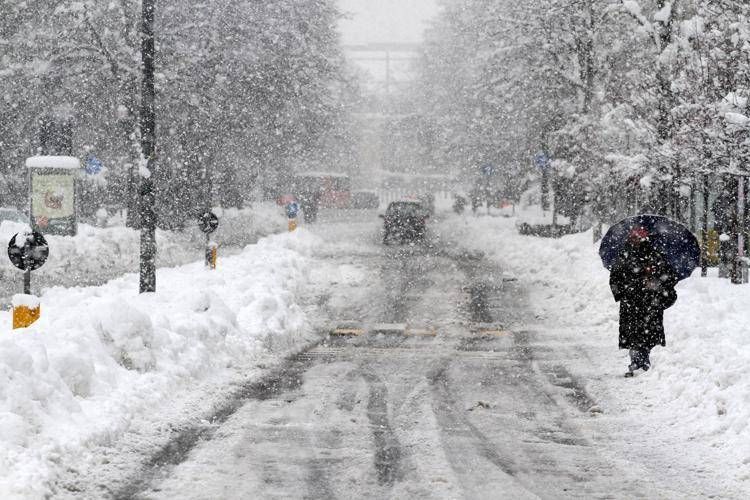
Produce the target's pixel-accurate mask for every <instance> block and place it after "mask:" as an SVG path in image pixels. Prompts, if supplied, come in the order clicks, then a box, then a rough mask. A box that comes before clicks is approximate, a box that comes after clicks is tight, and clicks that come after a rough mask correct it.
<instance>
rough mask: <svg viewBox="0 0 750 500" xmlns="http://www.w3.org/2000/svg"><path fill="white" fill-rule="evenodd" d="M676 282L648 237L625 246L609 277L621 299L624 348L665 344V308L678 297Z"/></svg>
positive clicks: (675, 276)
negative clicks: (647, 239)
mask: <svg viewBox="0 0 750 500" xmlns="http://www.w3.org/2000/svg"><path fill="white" fill-rule="evenodd" d="M676 284H677V275H676V273H675V272H674V270H673V269H672V267H671V266H670V265H669V263H668V262H667V261H666V259H665V258H664V256H663V255H662V254H661V253H659V251H657V250H655V249H654V248H653V246H651V244H650V243H649V242H648V241H643V242H640V243H638V244H628V245H626V246H625V248H624V249H623V250H622V252H621V253H620V257H619V258H618V260H617V262H616V263H615V265H614V267H613V268H612V271H611V273H610V277H609V286H610V288H611V289H612V295H614V297H615V300H616V301H618V302H619V303H620V348H621V349H643V348H645V349H651V348H652V347H654V346H656V345H662V346H663V345H666V340H665V338H664V310H665V309H667V308H669V307H671V306H672V305H673V304H674V303H675V301H676V300H677V292H675V289H674V287H675V285H676Z"/></svg>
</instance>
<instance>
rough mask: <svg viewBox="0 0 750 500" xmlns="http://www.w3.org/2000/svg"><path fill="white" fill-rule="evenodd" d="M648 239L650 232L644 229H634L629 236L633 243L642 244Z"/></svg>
mask: <svg viewBox="0 0 750 500" xmlns="http://www.w3.org/2000/svg"><path fill="white" fill-rule="evenodd" d="M647 239H648V231H647V230H646V229H644V228H642V227H634V228H633V229H631V230H630V234H628V240H629V241H630V242H631V243H641V242H642V241H646V240H647Z"/></svg>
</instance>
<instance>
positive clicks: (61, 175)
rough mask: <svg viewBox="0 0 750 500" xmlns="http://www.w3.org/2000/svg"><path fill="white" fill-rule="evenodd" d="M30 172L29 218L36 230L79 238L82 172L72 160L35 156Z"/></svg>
mask: <svg viewBox="0 0 750 500" xmlns="http://www.w3.org/2000/svg"><path fill="white" fill-rule="evenodd" d="M26 168H28V169H29V199H30V200H31V204H30V205H31V206H30V213H29V218H30V220H31V224H32V226H33V227H34V228H35V229H37V230H39V231H41V232H43V233H46V234H56V235H61V236H74V235H75V234H76V229H77V223H76V175H77V174H78V171H79V169H80V168H81V163H80V161H79V160H78V158H74V157H72V156H34V157H31V158H28V159H27V160H26Z"/></svg>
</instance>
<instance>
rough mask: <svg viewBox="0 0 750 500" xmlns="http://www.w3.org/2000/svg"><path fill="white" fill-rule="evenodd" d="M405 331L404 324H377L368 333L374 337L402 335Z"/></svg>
mask: <svg viewBox="0 0 750 500" xmlns="http://www.w3.org/2000/svg"><path fill="white" fill-rule="evenodd" d="M405 331H406V323H378V324H375V325H372V328H370V333H373V334H376V335H377V334H381V335H403V334H404V332H405Z"/></svg>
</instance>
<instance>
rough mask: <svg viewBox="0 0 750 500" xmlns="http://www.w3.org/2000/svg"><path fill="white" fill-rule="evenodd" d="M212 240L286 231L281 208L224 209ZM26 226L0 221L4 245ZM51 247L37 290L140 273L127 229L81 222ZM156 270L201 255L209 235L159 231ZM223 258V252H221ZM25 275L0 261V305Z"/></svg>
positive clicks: (135, 240) (231, 242) (193, 230)
mask: <svg viewBox="0 0 750 500" xmlns="http://www.w3.org/2000/svg"><path fill="white" fill-rule="evenodd" d="M220 212H221V214H220V215H219V214H217V215H219V217H220V221H221V222H220V225H219V229H218V230H217V231H216V233H214V234H213V235H212V240H214V241H216V242H217V243H218V244H219V245H220V246H224V247H226V246H237V247H242V246H244V245H247V244H250V243H254V242H255V241H256V240H257V239H258V238H260V237H262V236H266V235H269V234H273V233H277V232H280V231H285V230H286V218H285V216H284V213H283V212H282V210H281V209H280V208H278V207H276V206H275V205H272V204H258V205H257V206H255V207H253V208H247V209H243V210H237V209H225V210H223V211H220ZM25 227H26V226H25V225H24V224H20V223H15V222H8V221H4V222H2V223H0V243H2V242H8V241H10V239H11V237H12V236H13V235H14V234H15V233H17V232H19V231H23V230H24V228H25ZM46 239H47V242H48V243H49V247H50V254H49V259H48V260H47V263H46V264H45V265H44V266H43V267H42V268H41V269H39V270H37V271H34V273H33V283H34V286H33V288H34V291H35V292H38V291H39V290H40V289H42V288H46V287H49V286H53V285H61V286H72V285H92V284H100V283H103V282H104V281H106V280H107V279H112V278H115V277H118V276H121V275H123V274H125V273H128V272H136V271H137V270H138V258H139V248H140V233H139V232H138V231H135V230H133V229H128V228H126V227H107V228H98V227H93V226H89V225H87V224H81V225H79V228H78V234H77V235H76V236H72V237H68V236H51V235H48V236H46ZM156 240H157V245H158V248H159V253H158V256H157V262H156V263H157V265H158V266H160V267H161V266H176V265H180V264H186V263H188V262H192V261H194V260H198V259H201V258H202V257H203V246H204V245H205V236H204V235H203V233H201V232H200V231H199V230H198V228H197V223H196V227H190V228H187V229H186V230H185V231H183V232H174V231H161V230H158V231H157V232H156ZM219 255H220V257H221V256H222V253H221V251H220V254H219ZM22 282H23V276H22V273H21V272H20V271H18V270H17V269H16V268H15V267H13V266H12V265H11V263H10V261H9V260H8V259H7V258H4V257H3V258H0V301H1V302H3V303H5V304H6V305H7V304H10V297H11V296H12V295H13V294H14V293H17V292H19V291H20V290H21V284H22Z"/></svg>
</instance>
